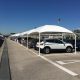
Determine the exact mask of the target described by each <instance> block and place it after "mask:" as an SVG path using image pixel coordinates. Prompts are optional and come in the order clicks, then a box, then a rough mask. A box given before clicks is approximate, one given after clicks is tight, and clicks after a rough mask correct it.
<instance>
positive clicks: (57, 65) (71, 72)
mask: <svg viewBox="0 0 80 80" xmlns="http://www.w3.org/2000/svg"><path fill="white" fill-rule="evenodd" d="M40 57H41V58H42V59H44V60H46V61H48V62H49V63H51V64H53V65H54V66H56V67H58V68H59V69H61V70H63V71H65V72H67V73H68V74H70V75H72V76H78V74H77V73H75V72H73V71H71V70H69V69H67V68H65V67H63V66H61V65H59V64H57V63H55V62H53V61H51V60H49V59H47V58H45V57H44V56H40Z"/></svg>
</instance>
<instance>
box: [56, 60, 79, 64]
mask: <svg viewBox="0 0 80 80" xmlns="http://www.w3.org/2000/svg"><path fill="white" fill-rule="evenodd" d="M65 61H68V62H65ZM56 62H57V63H59V64H61V65H64V64H72V63H76V62H80V60H63V61H56Z"/></svg>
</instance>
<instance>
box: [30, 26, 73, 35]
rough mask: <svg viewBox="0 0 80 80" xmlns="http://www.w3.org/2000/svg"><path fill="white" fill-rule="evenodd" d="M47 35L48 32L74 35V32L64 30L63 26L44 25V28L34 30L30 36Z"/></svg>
mask: <svg viewBox="0 0 80 80" xmlns="http://www.w3.org/2000/svg"><path fill="white" fill-rule="evenodd" d="M36 32H38V33H46V32H49V33H50V32H51V33H54V32H56V33H71V34H72V33H73V32H72V31H70V30H68V29H66V28H64V27H61V26H56V25H44V26H41V27H38V28H36V29H33V30H32V31H31V32H30V33H29V34H31V33H36Z"/></svg>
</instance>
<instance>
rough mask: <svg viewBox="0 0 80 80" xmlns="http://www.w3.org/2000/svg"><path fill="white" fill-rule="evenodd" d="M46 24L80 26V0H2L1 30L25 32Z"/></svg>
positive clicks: (0, 6) (0, 3)
mask: <svg viewBox="0 0 80 80" xmlns="http://www.w3.org/2000/svg"><path fill="white" fill-rule="evenodd" d="M58 18H61V21H60V23H58ZM45 24H51V25H60V26H63V27H65V28H68V29H71V30H73V29H76V28H79V27H80V0H0V32H2V33H10V32H16V33H17V32H23V31H26V30H29V29H33V28H35V27H39V26H42V25H45Z"/></svg>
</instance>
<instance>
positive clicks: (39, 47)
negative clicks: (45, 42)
mask: <svg viewBox="0 0 80 80" xmlns="http://www.w3.org/2000/svg"><path fill="white" fill-rule="evenodd" d="M39 56H40V33H39Z"/></svg>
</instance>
